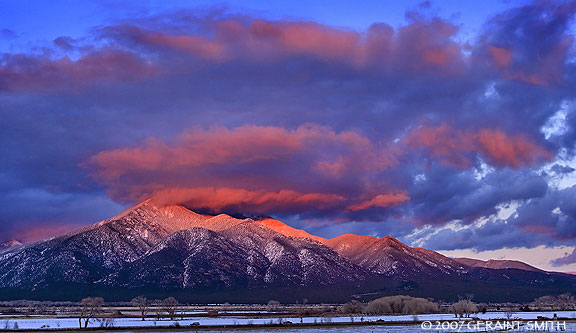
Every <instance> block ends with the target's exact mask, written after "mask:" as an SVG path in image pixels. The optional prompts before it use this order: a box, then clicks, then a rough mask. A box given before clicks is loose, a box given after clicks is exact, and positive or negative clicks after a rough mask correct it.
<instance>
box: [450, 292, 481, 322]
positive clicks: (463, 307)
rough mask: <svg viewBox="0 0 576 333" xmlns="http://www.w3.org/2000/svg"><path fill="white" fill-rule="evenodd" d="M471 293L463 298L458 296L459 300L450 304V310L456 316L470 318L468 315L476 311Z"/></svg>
mask: <svg viewBox="0 0 576 333" xmlns="http://www.w3.org/2000/svg"><path fill="white" fill-rule="evenodd" d="M472 297H473V296H472V295H467V296H466V297H465V298H462V297H460V300H459V301H458V302H456V303H454V304H452V312H453V313H454V315H455V316H456V317H458V316H460V318H463V317H466V318H470V315H471V314H473V313H477V312H478V307H477V306H476V304H474V302H472Z"/></svg>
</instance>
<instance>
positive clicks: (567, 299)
mask: <svg viewBox="0 0 576 333" xmlns="http://www.w3.org/2000/svg"><path fill="white" fill-rule="evenodd" d="M556 298H557V299H558V306H559V307H560V309H561V310H571V309H573V308H574V296H572V295H571V294H570V293H565V294H562V295H558V297H556Z"/></svg>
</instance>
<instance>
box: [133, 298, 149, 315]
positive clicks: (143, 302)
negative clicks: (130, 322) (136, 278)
mask: <svg viewBox="0 0 576 333" xmlns="http://www.w3.org/2000/svg"><path fill="white" fill-rule="evenodd" d="M131 303H132V306H135V307H137V308H138V310H140V316H141V317H142V321H144V319H145V318H146V313H147V312H148V306H149V302H148V299H147V298H146V297H144V296H138V297H135V298H134V299H132V301H131Z"/></svg>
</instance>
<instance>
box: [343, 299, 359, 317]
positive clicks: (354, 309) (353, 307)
mask: <svg viewBox="0 0 576 333" xmlns="http://www.w3.org/2000/svg"><path fill="white" fill-rule="evenodd" d="M363 311H364V304H363V303H362V302H358V301H357V300H352V301H350V302H348V303H346V304H344V305H342V306H341V307H340V312H342V313H344V314H356V313H362V312H363Z"/></svg>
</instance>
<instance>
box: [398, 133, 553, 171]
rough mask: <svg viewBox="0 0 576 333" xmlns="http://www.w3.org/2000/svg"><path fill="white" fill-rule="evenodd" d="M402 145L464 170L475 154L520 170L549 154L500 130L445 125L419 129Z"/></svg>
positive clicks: (525, 139)
mask: <svg viewBox="0 0 576 333" xmlns="http://www.w3.org/2000/svg"><path fill="white" fill-rule="evenodd" d="M404 142H405V143H406V144H407V145H408V146H411V147H416V148H417V147H424V148H425V149H426V150H428V152H429V153H430V154H431V155H433V156H434V157H436V158H438V159H439V160H440V161H441V163H444V164H445V165H449V166H454V167H457V168H461V169H466V168H469V167H471V166H472V165H473V164H475V162H476V159H475V155H478V154H479V155H480V156H481V157H482V158H484V159H485V160H486V161H487V162H488V163H490V164H491V165H493V166H497V167H506V166H508V167H513V168H521V167H526V166H533V165H535V164H538V163H542V162H545V161H548V160H550V159H551V158H552V157H553V155H552V153H550V152H548V151H547V150H546V149H545V148H544V147H541V146H539V145H538V144H536V143H534V142H533V141H532V140H530V139H528V138H526V137H523V136H521V135H515V136H510V135H508V134H506V133H504V132H502V131H500V130H495V129H489V128H482V129H480V130H478V131H470V130H457V129H453V128H450V127H449V126H448V125H446V124H442V125H440V126H433V127H430V126H425V127H419V128H416V129H414V130H412V131H411V132H410V134H409V135H408V137H407V138H405V139H404Z"/></svg>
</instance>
